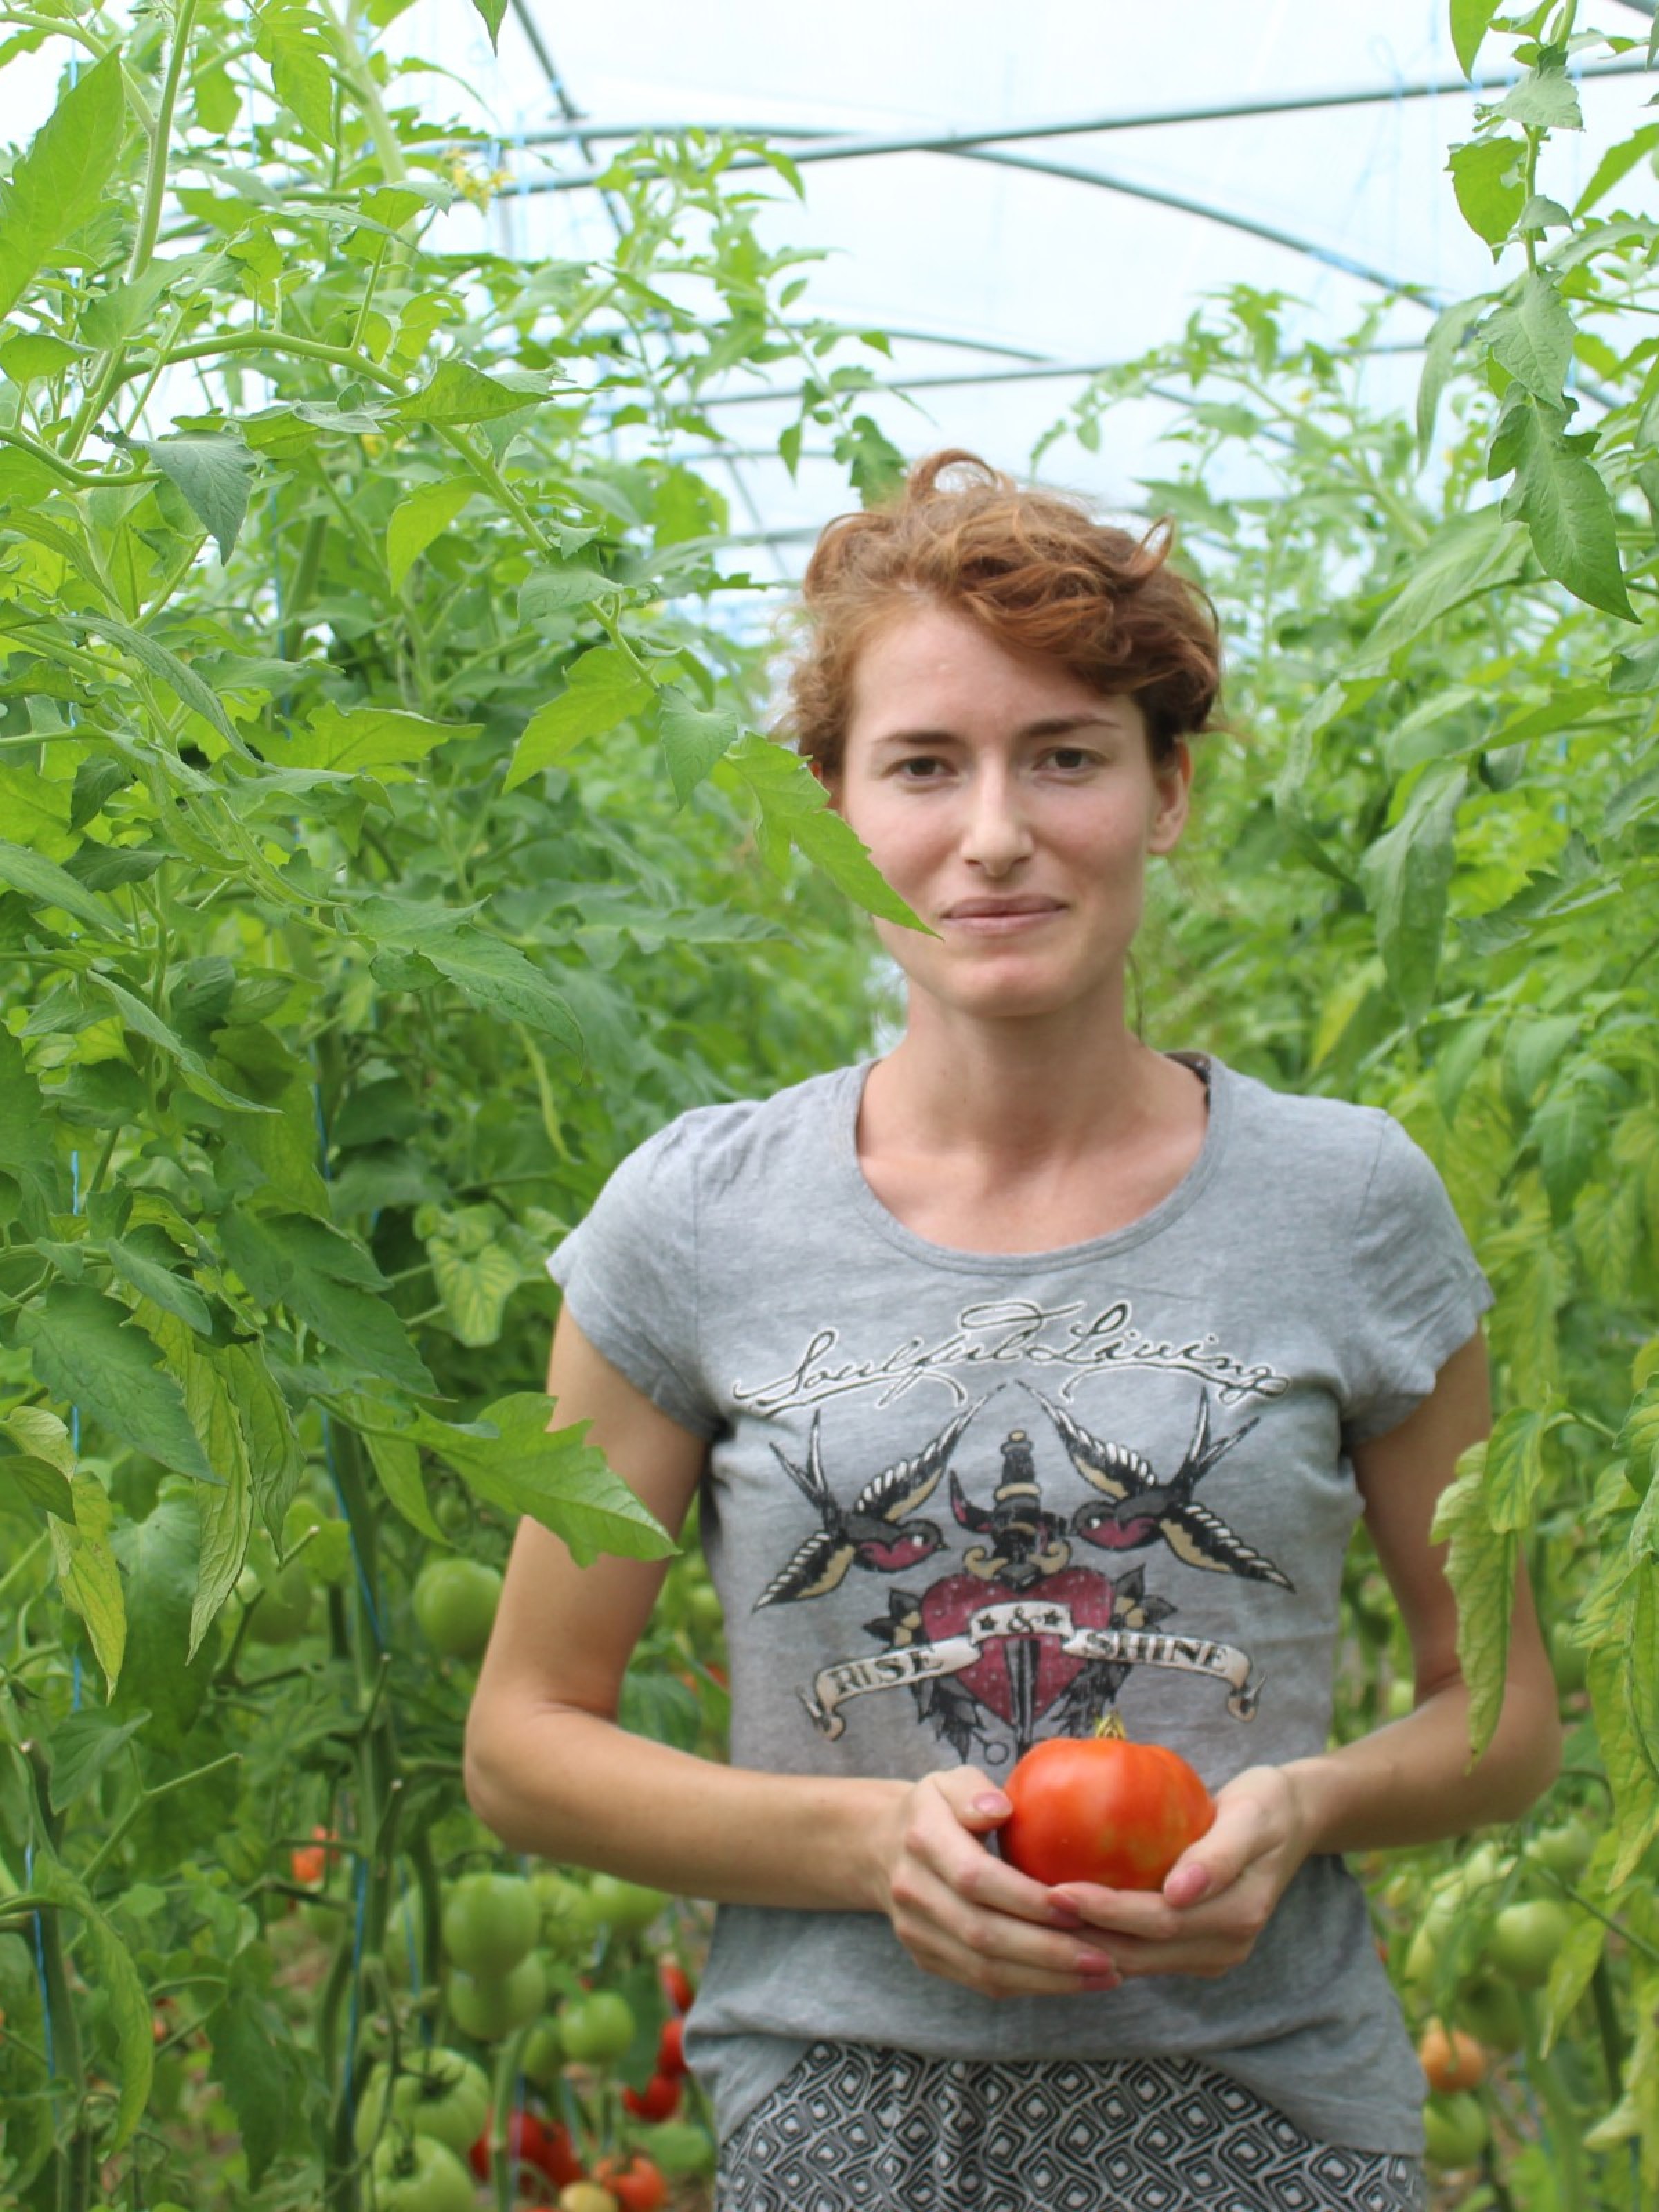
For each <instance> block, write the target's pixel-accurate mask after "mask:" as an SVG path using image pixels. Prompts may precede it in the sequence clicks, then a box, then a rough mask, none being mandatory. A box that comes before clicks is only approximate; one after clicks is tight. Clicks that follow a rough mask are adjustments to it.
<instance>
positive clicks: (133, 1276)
mask: <svg viewBox="0 0 1659 2212" xmlns="http://www.w3.org/2000/svg"><path fill="white" fill-rule="evenodd" d="M141 1240H142V1241H141ZM104 1249H105V1250H106V1252H107V1253H108V1255H109V1263H110V1266H111V1267H112V1268H113V1269H114V1270H115V1273H116V1274H117V1276H118V1278H119V1279H120V1280H121V1281H122V1282H124V1283H125V1284H127V1285H129V1286H130V1287H131V1289H133V1290H135V1291H137V1293H138V1295H139V1296H140V1297H145V1298H148V1299H149V1301H150V1302H151V1304H154V1305H156V1306H159V1307H160V1308H161V1310H162V1311H163V1312H164V1313H169V1314H173V1315H174V1316H177V1317H178V1319H179V1320H180V1321H182V1322H185V1323H187V1324H188V1326H189V1327H190V1328H193V1329H194V1330H195V1331H196V1334H197V1335H198V1336H211V1335H212V1334H213V1316H212V1314H211V1312H210V1310H209V1307H208V1302H207V1300H206V1299H205V1298H204V1297H203V1296H202V1293H201V1292H200V1291H198V1290H197V1287H196V1285H194V1284H193V1283H192V1282H190V1281H189V1280H188V1279H186V1278H185V1276H183V1275H180V1274H179V1273H175V1271H174V1268H173V1260H174V1259H175V1258H176V1256H177V1255H176V1254H175V1253H174V1251H173V1247H172V1245H171V1244H170V1243H169V1242H168V1240H167V1237H166V1236H165V1235H164V1234H163V1232H162V1231H161V1230H160V1229H158V1228H156V1227H155V1226H154V1225H149V1227H148V1228H145V1227H140V1228H139V1229H137V1230H135V1231H134V1232H133V1234H132V1236H131V1237H106V1238H105V1239H104Z"/></svg>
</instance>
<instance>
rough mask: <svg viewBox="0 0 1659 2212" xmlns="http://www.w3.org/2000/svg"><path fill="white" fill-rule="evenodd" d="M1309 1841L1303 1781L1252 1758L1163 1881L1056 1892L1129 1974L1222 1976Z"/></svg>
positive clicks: (1246, 1950) (1251, 1938) (1245, 1950)
mask: <svg viewBox="0 0 1659 2212" xmlns="http://www.w3.org/2000/svg"><path fill="white" fill-rule="evenodd" d="M1309 1849H1310V1839H1309V1837H1308V1833H1307V1825H1306V1816H1305V1813H1304V1806H1303V1803H1302V1800H1301V1796H1300V1794H1299V1792H1298V1790H1297V1785H1296V1783H1295V1781H1294V1780H1293V1779H1292V1778H1291V1776H1290V1775H1289V1774H1287V1773H1286V1772H1285V1769H1284V1768H1282V1767H1278V1766H1251V1767H1247V1768H1246V1770H1245V1771H1244V1772H1243V1774H1237V1775H1235V1776H1234V1778H1233V1779H1232V1780H1231V1782H1229V1783H1227V1784H1225V1785H1224V1786H1223V1788H1222V1789H1221V1790H1218V1792H1217V1795H1216V1800H1215V1821H1214V1825H1213V1826H1212V1827H1211V1828H1210V1829H1209V1831H1208V1832H1207V1833H1206V1834H1205V1835H1203V1836H1201V1837H1200V1838H1199V1840H1198V1842H1197V1843H1195V1844H1190V1845H1189V1846H1188V1849H1187V1850H1185V1851H1183V1852H1182V1855H1181V1857H1179V1858H1178V1859H1177V1860H1176V1863H1175V1865H1174V1866H1173V1867H1172V1868H1171V1869H1170V1873H1169V1875H1168V1876H1167V1878H1166V1879H1165V1881H1164V1887H1163V1888H1162V1890H1133V1889H1103V1888H1101V1887H1098V1886H1097V1885H1096V1884H1095V1883H1093V1882H1080V1881H1068V1882H1064V1883H1061V1884H1060V1885H1059V1886H1058V1887H1055V1888H1054V1889H1053V1890H1051V1891H1050V1893H1049V1894H1050V1896H1051V1897H1052V1898H1054V1899H1055V1900H1056V1902H1061V1903H1064V1904H1066V1905H1069V1906H1071V1908H1072V1909H1073V1911H1075V1912H1076V1913H1077V1914H1078V1915H1079V1918H1080V1919H1082V1920H1083V1921H1085V1923H1087V1924H1088V1925H1089V1926H1090V1927H1091V1928H1098V1929H1102V1930H1103V1932H1104V1933H1105V1934H1106V1936H1107V1937H1108V1942H1107V1943H1106V1946H1105V1948H1107V1949H1108V1950H1109V1952H1110V1953H1111V1955H1112V1958H1113V1960H1115V1963H1116V1966H1117V1970H1118V1972H1120V1973H1121V1974H1123V1975H1125V1976H1127V1975H1131V1974H1199V1975H1203V1976H1207V1977H1214V1976H1216V1975H1218V1974H1225V1973H1227V1972H1230V1971H1231V1969H1232V1968H1233V1967H1235V1966H1242V1965H1243V1962H1244V1960H1246V1959H1248V1958H1249V1955H1250V1953H1251V1952H1252V1951H1253V1950H1254V1949H1255V1942H1256V1938H1257V1937H1258V1936H1260V1935H1261V1931H1262V1929H1264V1928H1265V1927H1266V1926H1267V1923H1268V1921H1269V1919H1271V1917H1273V1908H1274V1906H1275V1905H1277V1904H1278V1903H1279V1899H1280V1898H1281V1897H1282V1896H1283V1895H1284V1894H1285V1890H1286V1889H1287V1888H1288V1887H1290V1884H1291V1878H1292V1876H1293V1875H1295V1873H1296V1871H1297V1868H1298V1867H1299V1866H1300V1865H1301V1864H1302V1862H1303V1861H1304V1859H1305V1858H1306V1857H1307V1856H1308V1853H1309Z"/></svg>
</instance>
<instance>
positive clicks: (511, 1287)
mask: <svg viewBox="0 0 1659 2212" xmlns="http://www.w3.org/2000/svg"><path fill="white" fill-rule="evenodd" d="M426 1249H427V1254H428V1257H429V1258H430V1260H431V1261H432V1279H433V1282H434V1284H435V1287H436V1289H437V1292H438V1296H439V1297H440V1298H441V1300H442V1302H443V1309H444V1311H445V1313H446V1314H447V1316H449V1323H450V1327H451V1328H453V1330H454V1332H455V1335H456V1337H457V1339H458V1340H459V1342H461V1343H462V1344H465V1345H470V1346H474V1347H477V1346H481V1345H485V1344H494V1343H495V1341H496V1340H497V1339H498V1338H499V1336H500V1335H501V1316H502V1315H503V1314H504V1313H505V1312H506V1310H507V1300H508V1299H509V1298H510V1297H512V1295H513V1292H514V1291H516V1290H517V1289H518V1287H519V1285H520V1283H521V1282H522V1281H523V1280H524V1274H523V1270H522V1269H521V1268H520V1265H519V1262H518V1261H517V1260H516V1259H515V1258H514V1256H513V1254H512V1253H511V1252H510V1251H509V1250H508V1249H507V1247H506V1246H505V1245H504V1244H502V1243H498V1242H494V1241H492V1242H490V1243H486V1244H484V1245H483V1247H482V1249H478V1250H470V1249H463V1248H462V1247H461V1246H459V1245H458V1244H456V1243H451V1242H450V1241H448V1240H447V1238H446V1237H444V1236H443V1235H441V1234H438V1235H435V1236H432V1237H428V1238H427V1240H426Z"/></svg>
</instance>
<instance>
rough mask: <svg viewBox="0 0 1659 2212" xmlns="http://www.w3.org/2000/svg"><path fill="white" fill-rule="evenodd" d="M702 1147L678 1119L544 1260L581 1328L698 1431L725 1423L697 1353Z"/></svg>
mask: <svg viewBox="0 0 1659 2212" xmlns="http://www.w3.org/2000/svg"><path fill="white" fill-rule="evenodd" d="M695 1154H696V1146H695V1145H694V1144H692V1143H691V1142H690V1141H689V1140H688V1138H687V1134H686V1132H685V1131H684V1128H683V1127H682V1125H681V1124H680V1123H679V1122H673V1123H671V1124H670V1126H669V1127H667V1128H666V1129H664V1130H661V1131H659V1133H658V1134H657V1135H656V1136H654V1137H653V1138H651V1139H649V1140H648V1141H647V1143H645V1144H643V1145H641V1146H640V1148H639V1150H638V1151H637V1152H631V1153H629V1157H628V1158H626V1159H625V1160H624V1161H623V1163H622V1164H621V1166H620V1167H618V1168H617V1170H616V1172H615V1173H614V1174H613V1175H612V1176H611V1180H610V1181H609V1182H607V1183H606V1185H605V1188H604V1189H603V1190H602V1191H601V1192H600V1193H599V1197H598V1199H597V1200H595V1202H594V1205H593V1207H592V1211H591V1212H590V1213H589V1214H588V1216H587V1218H586V1220H585V1221H584V1222H582V1224H581V1225H580V1227H579V1228H577V1229H574V1230H573V1231H571V1233H570V1235H569V1236H568V1237H566V1238H565V1239H564V1241H563V1243H562V1244H561V1245H560V1246H559V1247H558V1249H557V1250H556V1252H554V1253H553V1254H552V1255H551V1256H550V1259H549V1260H548V1262H547V1271H548V1273H549V1274H550V1275H551V1276H552V1278H553V1279H554V1281H555V1282H556V1283H557V1284H558V1285H559V1287H560V1289H561V1290H562V1291H563V1292H564V1298H565V1304H566V1305H567V1306H568V1308H569V1310H570V1311H571V1314H572V1315H573V1316H574V1319H575V1321H576V1322H577V1323H578V1325H579V1326H580V1329H581V1331H582V1334H583V1335H584V1336H586V1338H587V1340H588V1341H589V1343H590V1344H592V1346H594V1347H595V1349H596V1350H598V1351H599V1352H602V1353H603V1354H604V1356H605V1358H607V1359H608V1360H609V1361H610V1362H611V1365H612V1366H613V1367H615V1368H617V1369H618V1370H620V1371H621V1372H622V1373H623V1375H625V1376H627V1377H628V1379H629V1382H630V1383H632V1384H633V1385H634V1387H635V1389H636V1390H640V1391H642V1392H643V1393H644V1395H646V1396H647V1398H649V1399H650V1400H651V1401H652V1403H653V1405H655V1406H659V1407H661V1409H662V1411H663V1412H664V1413H666V1414H667V1415H668V1416H669V1417H670V1419H672V1420H676V1421H678V1423H679V1424H680V1425H681V1427H682V1428H685V1429H690V1431H692V1433H693V1434H694V1435H696V1436H700V1437H711V1436H713V1435H714V1431H715V1430H716V1429H717V1428H718V1427H719V1425H720V1422H719V1419H718V1417H717V1415H716V1413H715V1412H714V1407H713V1406H712V1404H711V1403H710V1401H709V1396H708V1390H707V1389H706V1388H705V1387H704V1385H703V1383H702V1377H701V1372H700V1362H699V1359H698V1353H697V1206H696V1197H697V1194H696V1162H695Z"/></svg>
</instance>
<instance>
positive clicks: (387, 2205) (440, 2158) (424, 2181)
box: [373, 2135, 476, 2212]
mask: <svg viewBox="0 0 1659 2212" xmlns="http://www.w3.org/2000/svg"><path fill="white" fill-rule="evenodd" d="M373 2172H374V2201H375V2203H376V2205H377V2206H378V2207H379V2208H380V2212H476V2199H475V2197H474V2193H473V2188H472V2177H471V2174H470V2173H469V2172H467V2170H466V2168H465V2166H464V2165H463V2164H462V2163H461V2160H459V2158H458V2157H457V2156H456V2154H455V2153H454V2152H453V2150H451V2149H450V2148H449V2147H448V2145H447V2143H441V2142H437V2141H436V2140H435V2138H434V2137H433V2136H419V2135H416V2136H405V2135H394V2136H391V2137H389V2138H388V2139H387V2140H386V2142H383V2143H382V2144H381V2146H380V2149H379V2150H378V2151H376V2152H375V2154H374V2160H373Z"/></svg>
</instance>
